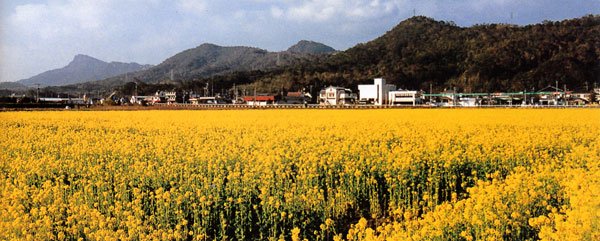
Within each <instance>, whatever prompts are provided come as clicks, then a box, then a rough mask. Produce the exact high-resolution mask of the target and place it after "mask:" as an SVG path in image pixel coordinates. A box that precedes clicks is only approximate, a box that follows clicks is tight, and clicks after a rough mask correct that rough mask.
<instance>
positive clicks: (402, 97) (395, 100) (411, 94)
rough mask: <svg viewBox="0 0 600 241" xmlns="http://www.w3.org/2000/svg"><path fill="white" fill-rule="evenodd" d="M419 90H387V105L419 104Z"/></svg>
mask: <svg viewBox="0 0 600 241" xmlns="http://www.w3.org/2000/svg"><path fill="white" fill-rule="evenodd" d="M421 102H422V98H421V92H419V91H416V90H394V91H390V92H388V104H389V105H417V104H421Z"/></svg>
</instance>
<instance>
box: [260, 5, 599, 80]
mask: <svg viewBox="0 0 600 241" xmlns="http://www.w3.org/2000/svg"><path fill="white" fill-rule="evenodd" d="M599 56H600V16H586V17H583V18H579V19H573V20H565V21H561V22H549V21H547V22H544V23H540V24H536V25H528V26H515V25H507V24H486V25H476V26H473V27H469V28H462V27H458V26H456V25H455V24H453V23H451V22H442V21H435V20H433V19H430V18H426V17H413V18H410V19H408V20H405V21H403V22H401V23H400V24H399V25H397V26H396V27H395V28H393V29H392V30H390V31H389V32H387V33H386V34H385V35H383V36H381V37H379V38H377V39H375V40H373V41H370V42H368V43H364V44H358V45H356V46H355V47H353V48H350V49H348V50H346V51H343V52H339V53H337V54H335V55H332V56H331V57H329V58H327V59H325V60H323V61H319V62H305V63H303V64H300V65H295V66H292V67H289V68H286V69H283V70H279V71H277V72H275V73H267V74H265V76H262V77H261V78H258V79H257V80H258V81H261V82H266V83H268V82H273V81H277V82H278V83H281V82H283V83H287V85H286V86H287V87H290V88H295V87H297V86H307V85H315V86H319V87H322V86H324V85H328V84H335V85H342V86H347V87H351V88H356V84H359V83H368V82H371V81H372V80H371V79H372V78H375V77H384V78H386V79H387V80H388V82H391V83H394V84H396V85H398V86H399V87H403V88H410V89H423V90H429V86H430V84H431V85H432V86H433V88H434V91H442V90H443V89H449V88H454V87H456V88H457V89H458V90H460V91H467V92H480V91H482V92H492V91H522V90H524V89H527V90H532V89H536V90H539V89H541V88H545V87H547V86H548V85H552V86H554V85H555V84H556V81H558V83H559V86H560V87H561V88H562V87H563V86H564V85H567V88H568V89H574V90H579V91H583V90H587V89H589V88H591V87H592V85H593V84H594V83H598V82H600V57H599Z"/></svg>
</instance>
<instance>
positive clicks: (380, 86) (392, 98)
mask: <svg viewBox="0 0 600 241" xmlns="http://www.w3.org/2000/svg"><path fill="white" fill-rule="evenodd" d="M358 92H359V96H360V98H359V99H358V102H359V103H361V104H374V105H407V104H408V105H418V104H421V99H422V98H421V93H420V92H419V91H415V90H396V86H395V85H392V84H387V83H386V81H385V79H383V78H376V79H374V80H373V84H372V85H358Z"/></svg>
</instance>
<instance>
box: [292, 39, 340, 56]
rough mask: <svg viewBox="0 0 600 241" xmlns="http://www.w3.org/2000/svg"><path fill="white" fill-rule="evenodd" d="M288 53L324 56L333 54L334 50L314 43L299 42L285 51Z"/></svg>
mask: <svg viewBox="0 0 600 241" xmlns="http://www.w3.org/2000/svg"><path fill="white" fill-rule="evenodd" d="M287 51H288V52H293V53H306V54H325V53H333V52H335V49H334V48H332V47H329V46H327V45H325V44H322V43H317V42H314V41H308V40H301V41H299V42H298V43H297V44H294V45H293V46H292V47H290V48H288V49H287Z"/></svg>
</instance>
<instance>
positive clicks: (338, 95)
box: [319, 86, 356, 105]
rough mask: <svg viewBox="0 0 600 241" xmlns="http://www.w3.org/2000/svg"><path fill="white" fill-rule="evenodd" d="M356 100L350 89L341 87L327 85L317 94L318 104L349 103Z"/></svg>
mask: <svg viewBox="0 0 600 241" xmlns="http://www.w3.org/2000/svg"><path fill="white" fill-rule="evenodd" d="M355 100H356V94H354V93H352V90H350V89H346V88H343V87H336V86H329V87H327V88H325V89H323V90H321V92H320V94H319V104H320V105H349V104H353V103H354V101H355Z"/></svg>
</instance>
